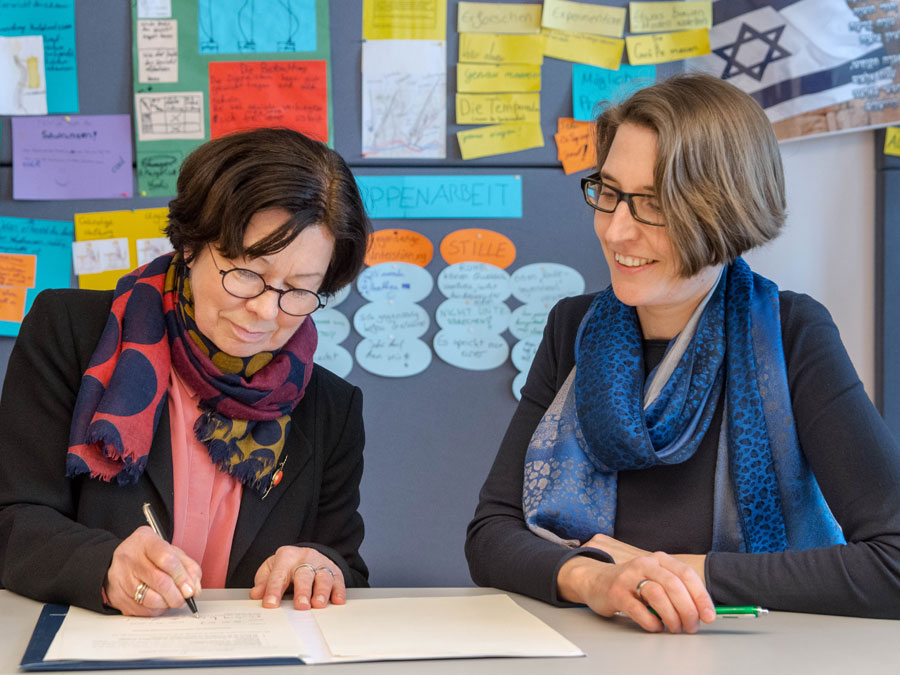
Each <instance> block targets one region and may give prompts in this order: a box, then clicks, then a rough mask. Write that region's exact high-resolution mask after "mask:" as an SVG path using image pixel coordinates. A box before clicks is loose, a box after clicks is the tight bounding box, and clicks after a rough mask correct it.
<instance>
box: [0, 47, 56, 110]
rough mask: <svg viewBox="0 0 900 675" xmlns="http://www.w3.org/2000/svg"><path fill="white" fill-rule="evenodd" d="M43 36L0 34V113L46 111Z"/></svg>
mask: <svg viewBox="0 0 900 675" xmlns="http://www.w3.org/2000/svg"><path fill="white" fill-rule="evenodd" d="M46 114H47V79H46V77H45V76H44V38H43V37H41V36H40V35H27V36H24V37H12V38H7V37H0V115H46Z"/></svg>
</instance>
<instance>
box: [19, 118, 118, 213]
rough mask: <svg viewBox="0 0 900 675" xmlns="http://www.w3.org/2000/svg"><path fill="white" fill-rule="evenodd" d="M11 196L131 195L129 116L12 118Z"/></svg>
mask: <svg viewBox="0 0 900 675" xmlns="http://www.w3.org/2000/svg"><path fill="white" fill-rule="evenodd" d="M12 136H13V144H12V145H13V198H14V199H113V198H122V197H131V196H132V191H133V188H134V184H133V178H132V174H131V118H130V117H129V116H128V115H75V116H72V117H69V116H68V115H54V116H51V117H14V118H13V119H12Z"/></svg>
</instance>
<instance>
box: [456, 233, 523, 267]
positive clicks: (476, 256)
mask: <svg viewBox="0 0 900 675" xmlns="http://www.w3.org/2000/svg"><path fill="white" fill-rule="evenodd" d="M441 257H442V258H443V259H444V262H446V263H447V264H448V265H456V264H457V263H463V262H478V263H487V264H488V265H493V266H494V267H499V268H500V269H506V268H507V267H509V266H510V265H512V264H513V261H515V259H516V245H515V244H514V243H513V242H512V240H511V239H510V238H509V237H507V236H506V235H504V234H500V233H499V232H494V231H493V230H484V229H480V228H474V227H470V228H466V229H463V230H455V231H453V232H451V233H450V234H448V235H447V236H446V237H444V238H443V239H442V240H441Z"/></svg>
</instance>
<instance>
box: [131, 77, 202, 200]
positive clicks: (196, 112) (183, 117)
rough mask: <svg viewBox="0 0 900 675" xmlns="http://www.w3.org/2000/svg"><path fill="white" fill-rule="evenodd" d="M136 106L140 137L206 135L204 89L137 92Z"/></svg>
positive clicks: (153, 139) (162, 138) (165, 139)
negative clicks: (166, 92) (159, 92)
mask: <svg viewBox="0 0 900 675" xmlns="http://www.w3.org/2000/svg"><path fill="white" fill-rule="evenodd" d="M134 109H135V115H136V118H137V119H136V123H137V134H138V140H139V141H169V140H179V139H182V140H183V139H203V138H205V137H206V132H205V131H204V129H205V125H204V123H203V120H204V119H205V117H206V115H205V114H204V110H203V92H202V91H177V92H171V93H169V94H156V93H146V94H135V95H134ZM172 194H174V193H172Z"/></svg>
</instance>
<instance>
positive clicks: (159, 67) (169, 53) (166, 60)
mask: <svg viewBox="0 0 900 675" xmlns="http://www.w3.org/2000/svg"><path fill="white" fill-rule="evenodd" d="M136 31H137V53H138V81H139V82H178V21H177V20H175V19H139V20H138V21H137V28H136Z"/></svg>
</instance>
